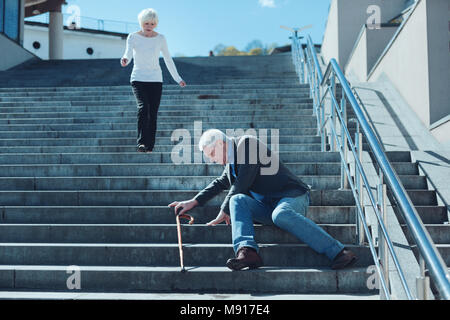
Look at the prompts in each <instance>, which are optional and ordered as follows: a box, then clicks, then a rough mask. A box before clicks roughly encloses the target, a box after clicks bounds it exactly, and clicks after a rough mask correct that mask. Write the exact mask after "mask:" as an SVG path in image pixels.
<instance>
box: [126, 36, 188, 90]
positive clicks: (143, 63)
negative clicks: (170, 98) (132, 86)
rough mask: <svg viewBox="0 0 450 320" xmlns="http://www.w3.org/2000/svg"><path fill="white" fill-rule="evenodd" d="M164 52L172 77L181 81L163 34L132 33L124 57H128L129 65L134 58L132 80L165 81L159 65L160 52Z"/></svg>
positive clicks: (178, 81)
mask: <svg viewBox="0 0 450 320" xmlns="http://www.w3.org/2000/svg"><path fill="white" fill-rule="evenodd" d="M160 52H162V54H163V58H164V62H165V63H166V66H167V69H168V70H169V72H170V74H171V75H172V78H173V79H174V80H175V81H176V82H177V83H180V82H181V81H182V80H183V79H181V77H180V75H179V74H178V72H177V68H176V67H175V63H174V62H173V60H172V57H171V56H170V53H169V49H168V48H167V41H166V38H165V37H164V36H163V35H162V34H158V35H157V36H156V37H151V38H150V37H145V36H142V35H140V34H138V33H137V32H134V33H130V34H129V35H128V38H127V47H126V49H125V54H124V55H123V58H126V59H128V62H127V65H128V64H129V63H130V62H131V60H132V59H133V58H134V66H133V71H132V72H131V77H130V82H133V81H145V82H163V78H162V71H161V67H160V65H159V53H160Z"/></svg>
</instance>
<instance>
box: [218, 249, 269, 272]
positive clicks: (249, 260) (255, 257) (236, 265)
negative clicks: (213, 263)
mask: <svg viewBox="0 0 450 320" xmlns="http://www.w3.org/2000/svg"><path fill="white" fill-rule="evenodd" d="M262 265H263V262H262V259H261V257H260V256H259V254H258V253H257V252H256V250H255V249H253V248H250V247H242V248H240V249H239V250H238V252H237V254H236V258H233V259H228V261H227V267H228V268H230V269H231V270H241V269H244V268H247V267H248V268H249V269H256V268H259V267H261V266H262Z"/></svg>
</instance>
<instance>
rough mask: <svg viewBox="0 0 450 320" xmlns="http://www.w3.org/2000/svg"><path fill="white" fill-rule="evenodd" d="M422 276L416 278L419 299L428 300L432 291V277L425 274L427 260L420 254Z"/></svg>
mask: <svg viewBox="0 0 450 320" xmlns="http://www.w3.org/2000/svg"><path fill="white" fill-rule="evenodd" d="M419 266H420V275H419V276H418V277H417V278H416V289H417V299H419V300H427V299H428V292H429V290H430V277H428V276H426V273H425V260H424V259H423V256H422V255H421V254H420V253H419Z"/></svg>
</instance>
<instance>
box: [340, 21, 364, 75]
mask: <svg viewBox="0 0 450 320" xmlns="http://www.w3.org/2000/svg"><path fill="white" fill-rule="evenodd" d="M367 31H368V30H367V29H366V28H364V29H363V30H362V34H361V37H360V38H359V39H358V42H357V43H356V46H355V50H354V51H353V54H352V55H351V57H350V59H349V61H348V63H347V66H346V67H345V70H344V71H345V75H346V76H350V77H352V78H353V77H354V78H355V79H356V80H358V81H366V79H367Z"/></svg>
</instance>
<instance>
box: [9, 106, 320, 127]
mask: <svg viewBox="0 0 450 320" xmlns="http://www.w3.org/2000/svg"><path fill="white" fill-rule="evenodd" d="M213 107H214V106H213ZM231 107H232V106H230V108H222V110H220V109H217V108H214V109H208V108H207V106H197V107H195V108H189V107H185V108H181V107H177V108H176V109H174V107H170V106H161V107H160V109H158V118H163V117H176V116H184V117H205V116H210V117H213V116H237V115H239V116H246V117H252V116H269V115H272V116H273V115H274V112H275V111H276V114H277V115H278V116H281V115H285V116H286V117H288V116H289V115H294V116H298V115H309V116H311V115H312V114H313V109H312V105H311V104H309V103H303V104H296V103H293V104H286V105H283V106H282V107H280V106H279V105H276V104H265V105H258V106H257V107H255V106H254V105H242V106H234V108H231ZM123 111H130V112H132V111H134V113H135V115H134V116H130V117H126V118H129V119H127V120H129V122H135V120H136V116H137V108H134V109H133V108H132V107H130V109H128V108H127V109H126V110H124V107H123V106H105V105H102V106H87V107H85V106H53V107H51V106H50V107H47V106H41V107H27V106H22V107H9V108H0V113H36V112H37V113H39V112H45V113H48V112H69V113H70V112H123ZM194 112H195V113H194ZM286 117H285V118H284V119H286Z"/></svg>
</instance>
